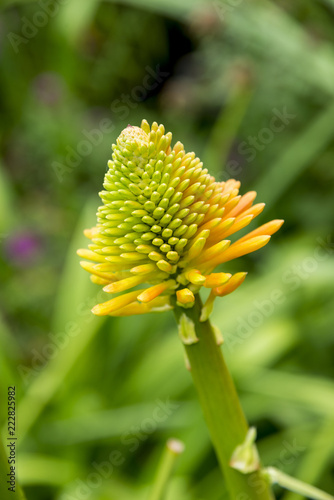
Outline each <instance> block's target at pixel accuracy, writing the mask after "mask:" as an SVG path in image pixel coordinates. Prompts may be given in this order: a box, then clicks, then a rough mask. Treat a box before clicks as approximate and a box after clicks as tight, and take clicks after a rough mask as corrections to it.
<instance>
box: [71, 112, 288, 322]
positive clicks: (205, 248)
mask: <svg viewBox="0 0 334 500" xmlns="http://www.w3.org/2000/svg"><path fill="white" fill-rule="evenodd" d="M171 140H172V134H171V133H170V132H168V133H167V134H165V129H164V127H163V125H159V126H158V124H157V123H153V124H152V126H151V127H150V126H149V124H148V123H147V122H146V121H145V120H143V122H142V124H141V127H133V126H130V125H129V126H128V127H127V128H126V129H124V130H123V131H122V133H121V134H120V136H119V137H118V139H117V141H116V144H114V145H113V146H112V147H113V154H112V161H109V163H108V166H109V170H108V172H107V173H106V176H105V180H104V184H103V187H104V191H102V192H101V193H100V197H101V199H102V202H103V205H102V206H101V207H100V208H99V210H98V214H97V217H98V220H97V225H96V226H95V227H94V228H92V229H89V230H86V231H85V235H86V236H87V237H88V238H89V239H90V240H91V244H90V245H89V250H88V249H81V250H78V254H79V255H80V256H81V257H82V258H85V259H88V260H89V261H90V262H87V261H83V262H81V265H82V267H83V268H84V269H86V270H87V271H88V272H90V273H91V279H92V281H93V282H94V283H97V284H100V285H103V286H104V288H103V290H104V291H105V292H107V293H109V294H112V295H115V294H117V295H116V296H114V297H113V298H111V300H108V301H106V302H104V303H102V304H98V305H96V306H95V307H94V308H93V313H94V314H97V315H99V316H102V315H112V316H124V315H130V314H140V313H146V312H150V311H163V310H166V309H170V308H171V307H172V305H171V296H172V295H176V301H177V304H178V305H179V306H182V307H186V308H187V307H192V306H193V304H194V300H195V294H197V293H198V292H199V290H200V288H201V287H205V288H209V289H211V293H210V295H209V298H208V300H207V302H206V304H205V307H204V310H203V314H202V320H205V319H206V318H207V317H208V315H209V313H210V311H211V309H212V305H213V301H214V299H215V297H217V296H219V297H222V296H223V295H227V294H229V293H231V292H232V291H234V290H235V289H236V288H237V287H238V286H239V285H240V284H241V283H242V282H243V280H244V279H245V276H246V273H236V274H234V275H232V274H230V273H226V272H216V273H214V272H213V271H214V269H215V268H216V267H217V266H219V265H220V264H223V263H225V262H228V261H230V260H232V259H235V258H237V257H240V256H242V255H245V254H248V253H250V252H254V251H255V250H258V249H259V248H261V247H263V246H264V245H266V243H268V241H269V239H270V236H271V235H272V234H273V233H275V232H276V231H277V230H278V229H279V228H280V227H281V225H282V223H283V221H282V220H274V221H271V222H269V223H267V224H264V225H263V226H261V227H259V228H257V229H255V230H254V231H252V232H250V233H248V234H247V235H246V236H243V237H242V238H240V239H238V240H237V241H235V242H234V243H232V244H231V241H230V240H229V239H228V237H229V236H231V235H232V234H234V233H235V232H237V231H238V230H240V229H242V228H244V227H245V226H247V225H248V224H249V223H250V222H251V221H252V219H254V217H256V216H257V215H258V214H259V213H261V212H262V210H263V208H264V203H258V204H256V205H253V201H254V199H255V196H256V193H255V192H254V191H251V192H248V193H246V194H245V195H243V196H240V195H239V187H240V183H239V182H238V181H235V180H234V179H231V180H229V181H227V182H216V181H215V179H214V177H212V176H211V175H210V174H209V173H208V171H207V169H205V168H203V164H202V163H201V161H200V160H199V158H196V157H195V154H194V153H186V152H185V150H184V147H183V145H182V144H181V143H180V142H177V143H176V144H175V145H174V146H171ZM123 292H126V293H123Z"/></svg>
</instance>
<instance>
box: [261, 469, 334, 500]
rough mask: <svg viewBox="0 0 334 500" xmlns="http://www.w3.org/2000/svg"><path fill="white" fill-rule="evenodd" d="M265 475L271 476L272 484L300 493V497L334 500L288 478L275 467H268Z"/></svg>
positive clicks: (314, 499) (302, 482)
mask: <svg viewBox="0 0 334 500" xmlns="http://www.w3.org/2000/svg"><path fill="white" fill-rule="evenodd" d="M264 473H266V474H267V475H268V476H269V479H270V481H271V483H272V484H279V485H280V486H282V488H286V489H287V490H290V491H294V492H295V493H299V495H303V496H305V497H307V498H312V499H313V500H334V497H333V496H332V495H329V493H326V492H325V491H322V490H319V488H316V487H315V486H311V485H310V484H307V483H304V481H300V480H299V479H295V478H294V477H291V476H288V475H287V474H284V472H281V471H280V470H278V469H276V468H275V467H268V468H267V469H265V470H264Z"/></svg>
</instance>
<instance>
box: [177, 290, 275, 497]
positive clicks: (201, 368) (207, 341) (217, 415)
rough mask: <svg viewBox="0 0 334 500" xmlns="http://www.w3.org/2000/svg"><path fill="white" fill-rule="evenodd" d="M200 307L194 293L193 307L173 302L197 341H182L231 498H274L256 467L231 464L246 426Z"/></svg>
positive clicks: (220, 354) (242, 439)
mask: <svg viewBox="0 0 334 500" xmlns="http://www.w3.org/2000/svg"><path fill="white" fill-rule="evenodd" d="M201 309H202V303H201V300H200V297H199V295H196V301H195V305H194V307H192V308H191V309H184V308H181V307H178V306H177V305H176V304H175V307H174V312H175V316H176V319H177V321H178V324H179V325H180V324H185V323H187V321H188V322H189V323H191V322H192V324H193V325H194V327H195V334H196V337H197V339H198V342H194V343H189V342H188V343H185V350H186V354H187V357H188V360H189V363H190V367H191V375H192V378H193V381H194V384H195V387H196V389H197V392H198V396H199V400H200V404H201V407H202V411H203V414H204V417H205V420H206V423H207V426H208V428H209V432H210V435H211V439H212V443H213V446H214V448H215V450H216V454H217V458H218V461H219V463H220V466H221V469H222V472H223V475H224V478H225V481H226V485H227V488H228V490H229V492H230V495H231V498H232V499H233V500H273V498H274V497H273V495H272V493H271V490H270V486H269V483H268V481H267V480H266V479H265V478H264V477H263V476H262V475H261V473H260V471H259V470H256V471H254V472H252V473H249V474H243V473H241V472H239V471H238V470H236V469H234V468H232V467H231V466H230V460H231V457H232V454H233V452H234V451H235V449H236V448H237V447H238V446H240V445H241V444H242V443H244V442H245V441H246V437H247V434H248V431H249V427H248V424H247V421H246V418H245V415H244V413H243V410H242V408H241V405H240V402H239V398H238V394H237V392H236V389H235V386H234V383H233V380H232V378H231V375H230V373H229V371H228V369H227V366H226V364H225V361H224V358H223V355H222V351H221V349H220V347H219V346H218V345H217V341H216V336H215V333H214V330H213V328H212V326H211V324H210V322H209V321H205V322H200V320H199V318H200V314H201ZM184 315H185V316H186V321H185V316H184ZM193 338H194V336H193Z"/></svg>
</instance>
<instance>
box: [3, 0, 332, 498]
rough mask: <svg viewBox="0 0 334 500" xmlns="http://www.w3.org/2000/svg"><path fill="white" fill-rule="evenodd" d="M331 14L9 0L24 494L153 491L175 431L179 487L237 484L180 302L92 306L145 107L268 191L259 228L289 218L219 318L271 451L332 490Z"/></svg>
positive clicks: (8, 216) (262, 197) (228, 173)
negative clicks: (124, 163) (115, 155)
mask: <svg viewBox="0 0 334 500" xmlns="http://www.w3.org/2000/svg"><path fill="white" fill-rule="evenodd" d="M333 26H334V2H333V0H318V1H311V0H296V1H295V2H289V1H285V0H281V1H277V2H273V1H272V2H270V1H265V0H258V1H251V2H250V1H246V0H240V1H239V0H229V1H226V2H222V1H219V0H217V1H207V2H205V1H203V2H197V1H192V0H178V1H176V0H123V1H118V2H116V1H115V2H114V1H99V0H85V1H83V0H67V1H66V0H62V1H60V0H59V1H57V2H48V1H46V0H44V1H39V2H32V1H21V2H19V1H12V0H5V2H2V7H1V11H0V57H1V73H0V86H1V93H0V105H1V110H2V113H1V121H0V127H1V139H0V140H1V157H0V237H1V252H0V259H1V267H0V273H1V283H2V285H1V290H0V299H1V305H2V307H1V318H0V364H1V378H0V398H1V423H2V424H3V425H5V424H6V412H7V403H6V401H7V387H8V386H12V385H15V386H16V392H17V403H18V407H17V412H18V414H17V429H18V437H19V448H18V449H17V453H18V459H17V470H18V477H19V480H20V483H21V484H22V486H23V488H24V490H25V493H26V497H27V499H28V500H30V499H31V500H49V499H55V500H73V499H76V500H82V499H86V498H87V499H92V500H95V499H96V500H107V499H108V500H110V499H115V500H130V499H133V498H136V499H139V500H141V499H145V498H147V495H148V492H149V488H150V484H151V483H152V481H153V478H154V475H155V472H156V468H157V461H158V459H159V456H160V455H161V452H162V449H163V447H164V444H165V442H166V440H167V439H168V438H169V437H171V436H173V437H177V438H179V439H181V440H182V441H183V442H184V443H185V446H186V449H185V452H184V453H183V454H182V456H181V457H180V458H179V459H178V461H177V464H176V468H175V472H174V475H173V478H172V480H171V482H170V487H169V490H168V494H167V497H166V498H167V499H168V500H172V499H173V500H174V499H180V500H181V499H182V500H218V499H219V500H221V499H224V498H227V497H226V492H225V489H224V482H223V479H222V477H221V474H220V472H219V469H218V467H217V462H216V459H215V455H214V452H213V450H212V447H211V445H210V441H209V437H208V433H207V431H206V428H205V425H204V423H203V420H202V416H201V411H200V408H199V406H198V403H197V399H196V394H195V391H194V389H193V386H192V382H191V378H190V375H189V373H188V372H187V370H186V369H185V367H184V360H183V352H182V346H181V345H180V341H179V339H178V337H177V334H176V329H175V325H174V319H173V317H172V314H170V313H163V314H159V315H147V316H137V317H129V318H107V319H105V318H103V319H101V318H96V317H93V315H92V314H91V313H90V309H91V307H92V306H93V305H94V304H95V303H96V300H97V299H96V296H97V294H98V293H99V287H97V286H96V285H93V284H91V283H90V280H89V276H88V274H87V273H86V272H84V271H83V270H82V269H81V268H80V266H79V258H78V257H77V256H76V254H75V251H76V249H77V248H78V247H81V246H83V245H84V246H86V241H85V238H84V237H83V236H82V230H83V229H84V228H86V227H91V226H92V225H93V224H94V223H95V212H96V209H97V207H98V205H99V198H98V196H97V193H98V191H99V190H100V189H101V187H102V181H103V176H104V173H105V171H106V165H107V160H108V159H109V158H110V154H111V151H110V148H111V144H112V143H113V142H115V139H116V137H117V135H118V134H119V132H120V131H121V130H122V129H123V128H124V127H125V126H127V125H128V123H130V124H132V125H139V124H140V122H141V120H142V118H146V119H147V120H148V121H149V122H152V121H154V120H155V121H157V122H158V123H163V124H164V125H165V127H166V130H170V131H172V133H173V138H174V139H173V140H174V141H175V142H176V141H177V140H180V141H181V142H183V143H184V145H185V148H186V150H188V151H195V152H196V154H197V155H198V156H199V157H200V158H201V159H202V160H203V161H204V162H205V166H206V167H207V168H209V170H210V172H211V173H212V174H213V175H215V176H216V178H217V179H220V180H225V179H227V178H229V177H235V178H237V179H238V180H240V181H241V183H242V188H241V193H242V194H243V193H245V192H246V191H247V190H249V189H256V190H257V191H258V198H257V200H258V201H259V202H262V201H264V202H266V204H267V207H266V209H265V211H264V213H263V214H262V215H261V216H259V217H258V219H257V221H256V223H255V224H254V223H253V225H252V226H251V228H254V227H256V225H257V224H259V223H264V222H266V221H268V220H270V219H274V218H283V219H285V224H284V226H283V228H282V229H281V230H280V231H279V233H277V234H276V235H275V236H274V237H273V238H272V240H271V242H270V244H269V245H268V246H267V247H265V248H264V249H262V250H260V251H258V252H256V253H255V254H252V255H250V256H247V257H244V258H241V259H238V260H237V261H235V262H232V263H230V265H229V266H228V267H226V268H225V269H226V270H227V271H229V272H230V271H233V272H235V271H248V272H249V274H248V276H247V279H246V281H245V283H244V284H243V285H242V287H241V288H240V289H239V290H238V291H236V292H235V293H233V294H232V295H230V296H228V297H225V298H222V299H218V300H217V301H216V306H215V310H214V313H213V322H214V323H215V324H217V325H218V326H219V327H220V329H221V330H222V332H223V334H224V336H225V346H224V347H223V349H224V352H225V354H226V358H227V361H228V364H229V366H230V368H231V371H232V372H233V375H234V377H235V380H236V384H237V387H238V390H239V393H240V395H241V398H242V403H243V406H244V409H245V411H246V414H247V416H248V419H249V421H250V423H251V424H252V425H254V426H256V427H257V430H258V446H259V450H260V453H261V456H262V459H263V462H264V464H265V465H274V466H276V467H278V468H280V469H281V470H284V471H285V472H287V473H289V474H292V475H294V476H295V477H298V478H300V479H303V480H306V481H307V482H310V483H312V484H315V485H317V486H318V487H321V488H322V489H324V490H327V491H328V492H332V493H333V491H334V478H333V476H334V474H333V470H334V445H333V442H334V439H333V438H334V382H333V378H334V367H333V356H334V336H333V322H334V307H333V298H334V289H333V281H334V265H333V260H334V259H333V253H334V237H333V233H332V229H333V220H334V216H333V214H334V196H333V194H334V189H333V180H334V169H333V164H334V29H333ZM148 75H150V76H148ZM152 75H153V76H152ZM154 75H156V76H154ZM3 437H4V438H5V437H6V428H4V432H3ZM113 452H114V454H113V455H112V453H113ZM106 462H108V463H107V464H106ZM103 464H104V465H103ZM97 470H100V472H99V473H98V472H97ZM276 491H277V495H278V496H279V497H280V498H284V500H297V499H300V497H298V496H297V495H293V494H289V493H284V492H283V491H282V490H280V489H277V490H276ZM9 495H10V494H9ZM9 498H11V497H10V496H9Z"/></svg>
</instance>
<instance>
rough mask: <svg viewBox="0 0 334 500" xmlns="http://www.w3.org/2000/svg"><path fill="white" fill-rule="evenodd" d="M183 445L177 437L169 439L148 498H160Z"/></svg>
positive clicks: (158, 499)
mask: <svg viewBox="0 0 334 500" xmlns="http://www.w3.org/2000/svg"><path fill="white" fill-rule="evenodd" d="M183 449H184V445H183V443H182V442H181V441H178V440H177V439H169V440H168V441H167V444H166V447H165V449H164V452H163V455H162V457H161V460H160V463H159V466H158V471H157V474H156V478H155V481H154V484H153V488H152V491H151V494H150V497H149V500H162V499H163V497H164V494H165V491H166V487H167V484H168V480H169V478H170V476H171V473H172V470H173V466H174V463H175V460H176V458H177V457H178V455H180V453H182V452H183Z"/></svg>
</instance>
